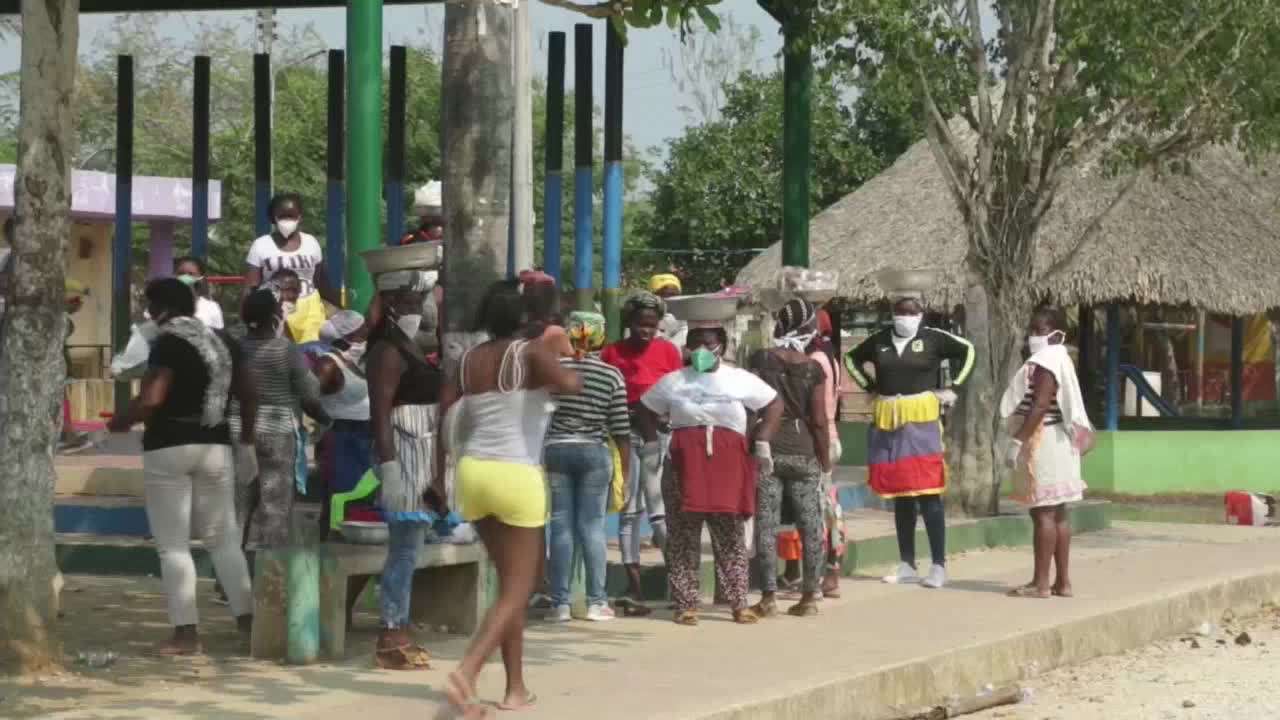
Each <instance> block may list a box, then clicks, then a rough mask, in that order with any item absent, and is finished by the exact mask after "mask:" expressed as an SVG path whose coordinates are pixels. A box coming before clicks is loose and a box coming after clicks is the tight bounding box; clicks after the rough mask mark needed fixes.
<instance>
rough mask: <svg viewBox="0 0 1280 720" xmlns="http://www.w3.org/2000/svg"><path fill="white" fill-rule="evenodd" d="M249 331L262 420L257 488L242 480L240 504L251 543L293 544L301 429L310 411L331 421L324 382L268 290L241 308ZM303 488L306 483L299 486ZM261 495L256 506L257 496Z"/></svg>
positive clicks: (250, 369)
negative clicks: (293, 338) (291, 338)
mask: <svg viewBox="0 0 1280 720" xmlns="http://www.w3.org/2000/svg"><path fill="white" fill-rule="evenodd" d="M241 319H242V320H243V321H244V324H245V327H246V328H247V330H248V332H247V334H246V335H245V338H244V340H242V341H241V343H240V345H241V352H242V354H243V358H244V362H245V371H246V372H247V373H248V374H249V376H250V377H251V378H252V379H253V383H254V386H255V387H256V388H257V391H258V420H257V428H256V430H255V433H254V448H255V450H256V451H257V459H258V463H257V465H258V473H257V477H256V480H257V483H258V487H257V492H254V491H253V488H252V483H253V481H254V480H255V478H253V477H241V478H238V482H237V493H236V501H237V502H236V505H237V510H238V514H239V516H240V518H241V520H242V522H246V523H248V527H249V532H248V534H247V537H248V539H249V543H250V544H251V545H253V546H256V547H261V548H276V547H284V546H286V545H288V544H289V524H290V518H291V517H292V515H293V498H294V490H295V488H298V486H299V484H300V483H301V482H302V481H303V480H304V478H299V477H298V471H297V468H298V466H297V458H298V449H299V448H298V446H297V443H298V428H299V427H301V425H302V414H303V412H306V414H307V415H309V416H311V417H312V418H313V419H314V420H315V421H316V422H317V423H319V424H320V425H322V426H327V425H329V424H330V423H331V422H332V419H331V418H330V416H329V413H328V412H327V411H326V410H325V409H324V407H323V405H321V403H320V384H319V382H317V381H316V378H315V376H314V375H312V374H311V371H310V370H309V369H308V368H307V364H306V360H305V359H304V358H303V357H302V351H301V350H299V349H298V346H297V345H294V344H293V343H292V342H289V339H288V338H286V337H282V333H283V332H284V315H283V313H282V312H281V309H280V305H279V303H277V302H276V298H275V296H274V295H273V294H272V293H271V292H270V291H268V290H258V291H256V292H254V293H252V294H250V295H249V297H248V298H246V299H245V301H244V307H243V308H242V310H241ZM239 415H240V413H239V406H238V404H237V403H234V402H233V403H232V404H231V426H232V430H233V431H234V430H235V429H236V427H237V426H238V425H239V423H240V420H239ZM299 489H301V488H299ZM254 495H257V496H258V499H257V502H256V506H253V507H251V505H254V502H253V499H252V498H253V497H254Z"/></svg>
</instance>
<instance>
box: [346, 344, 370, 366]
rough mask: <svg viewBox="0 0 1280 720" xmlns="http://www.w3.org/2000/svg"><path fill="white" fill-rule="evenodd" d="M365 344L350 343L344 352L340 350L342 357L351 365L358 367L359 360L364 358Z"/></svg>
mask: <svg viewBox="0 0 1280 720" xmlns="http://www.w3.org/2000/svg"><path fill="white" fill-rule="evenodd" d="M366 347H367V346H366V344H365V343H362V342H358V343H351V344H350V345H349V346H348V347H347V349H346V350H340V351H339V352H340V353H341V355H342V357H343V358H344V359H345V360H346V361H347V362H348V363H350V364H352V365H359V364H360V358H362V357H364V351H365V348H366Z"/></svg>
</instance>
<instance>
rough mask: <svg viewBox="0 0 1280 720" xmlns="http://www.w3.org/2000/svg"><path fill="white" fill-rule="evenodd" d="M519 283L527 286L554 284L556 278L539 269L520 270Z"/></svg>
mask: <svg viewBox="0 0 1280 720" xmlns="http://www.w3.org/2000/svg"><path fill="white" fill-rule="evenodd" d="M520 284H521V285H524V286H525V287H528V286H530V285H543V284H546V285H555V284H556V279H555V278H553V277H551V276H550V275H548V274H546V273H544V272H542V271H541V270H521V271H520Z"/></svg>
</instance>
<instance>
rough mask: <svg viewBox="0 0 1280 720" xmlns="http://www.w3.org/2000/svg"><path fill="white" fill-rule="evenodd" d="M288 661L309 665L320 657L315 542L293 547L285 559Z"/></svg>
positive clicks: (318, 589) (317, 570) (318, 577)
mask: <svg viewBox="0 0 1280 720" xmlns="http://www.w3.org/2000/svg"><path fill="white" fill-rule="evenodd" d="M285 597H286V598H288V599H287V601H286V606H285V607H286V609H285V622H286V623H287V625H288V628H289V632H288V635H287V640H286V641H285V660H286V661H287V662H288V663H289V664H290V665H310V664H311V663H313V662H315V661H316V659H317V658H318V657H319V656H320V556H319V554H318V553H317V552H316V547H315V546H314V545H304V546H301V547H293V548H291V549H290V550H289V551H288V555H287V556H286V559H285Z"/></svg>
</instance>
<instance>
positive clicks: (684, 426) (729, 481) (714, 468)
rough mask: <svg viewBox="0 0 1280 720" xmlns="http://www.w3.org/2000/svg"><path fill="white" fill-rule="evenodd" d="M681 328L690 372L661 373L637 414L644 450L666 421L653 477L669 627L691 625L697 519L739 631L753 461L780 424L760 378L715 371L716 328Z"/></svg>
mask: <svg viewBox="0 0 1280 720" xmlns="http://www.w3.org/2000/svg"><path fill="white" fill-rule="evenodd" d="M690 324H691V327H690V329H689V345H688V347H689V359H690V366H689V367H686V368H683V369H681V370H678V371H676V372H673V373H670V374H668V375H666V376H665V377H663V378H662V379H661V380H659V381H658V383H657V384H656V385H654V386H653V388H652V389H650V390H649V391H648V392H647V393H645V394H644V397H643V398H641V406H642V408H643V410H642V411H641V413H640V418H641V434H642V435H643V437H644V440H645V442H646V443H653V442H657V439H658V422H659V418H660V417H661V416H669V417H670V422H671V428H672V435H671V469H672V472H670V473H666V474H665V476H664V477H663V488H662V489H663V496H664V500H665V505H666V509H667V571H668V573H669V577H670V583H671V595H672V599H673V600H674V602H675V611H676V615H675V621H676V623H678V624H680V625H697V624H698V610H697V608H698V603H699V581H698V578H699V574H700V566H701V563H702V525H703V523H704V522H705V523H706V524H707V525H708V527H709V528H710V531H711V549H712V552H713V554H714V556H715V565H716V576H717V577H718V578H721V579H722V580H723V585H722V590H723V591H724V594H725V598H726V599H727V600H728V601H729V606H730V607H731V608H732V609H733V619H734V621H735V622H737V623H740V624H744V625H749V624H752V623H755V622H756V621H757V620H758V619H759V618H758V616H757V615H756V614H755V613H754V612H752V611H751V610H750V609H749V608H748V607H747V575H748V571H747V548H746V536H745V534H744V529H745V528H744V526H745V521H746V518H748V517H751V516H752V515H754V514H755V509H756V471H757V463H759V464H760V466H761V467H760V472H761V473H765V474H768V473H771V472H772V469H773V468H772V459H771V458H770V454H769V441H770V440H771V439H772V437H773V434H774V432H775V431H776V430H777V428H778V423H779V421H780V420H781V417H782V403H781V402H780V401H779V400H778V394H777V393H776V392H775V391H774V390H773V388H771V387H769V386H768V384H766V383H765V382H764V381H763V380H761V379H760V378H758V377H756V376H755V375H752V374H751V373H749V372H747V371H746V370H742V369H740V368H734V367H728V366H726V365H724V364H723V362H722V361H721V355H722V354H723V353H724V348H725V346H726V345H727V343H728V336H727V333H726V332H725V329H724V328H723V327H694V325H695V323H693V322H691V323H690ZM748 412H752V413H757V414H758V415H759V416H760V418H761V419H760V421H759V422H757V423H756V425H755V427H749V426H748V423H747V413H748ZM753 443H754V444H753ZM752 448H754V451H755V456H754V457H753V455H752Z"/></svg>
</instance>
